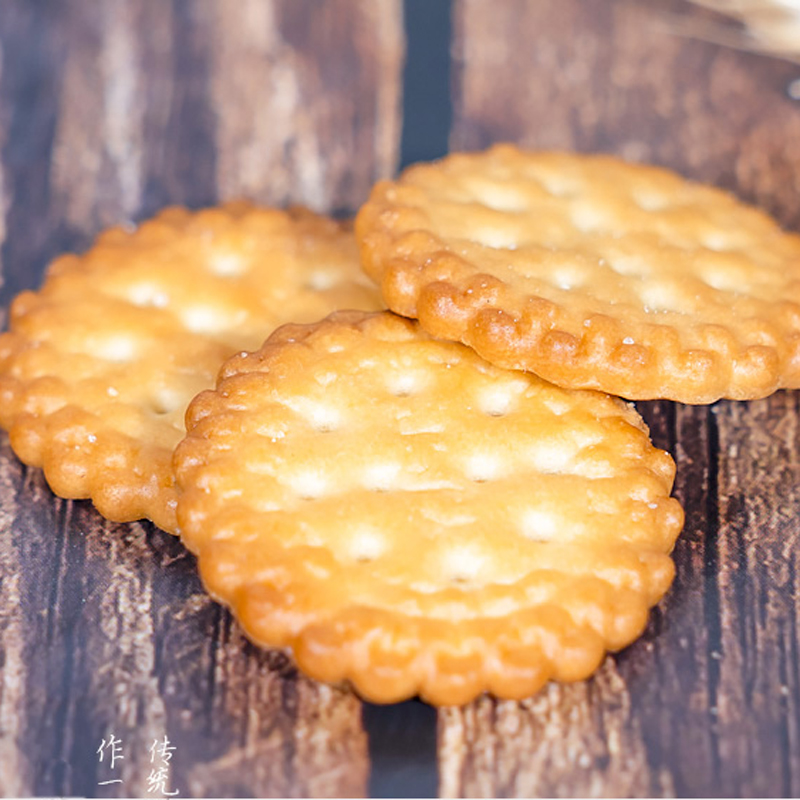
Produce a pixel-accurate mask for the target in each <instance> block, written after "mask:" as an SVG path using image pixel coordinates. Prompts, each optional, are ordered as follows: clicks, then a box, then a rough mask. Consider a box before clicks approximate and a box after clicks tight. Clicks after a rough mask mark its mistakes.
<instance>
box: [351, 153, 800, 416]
mask: <svg viewBox="0 0 800 800" xmlns="http://www.w3.org/2000/svg"><path fill="white" fill-rule="evenodd" d="M356 233H357V237H358V238H359V241H360V245H361V253H362V259H363V261H364V265H365V268H366V270H367V271H368V272H369V274H370V275H371V276H372V277H374V278H375V279H376V280H378V281H380V282H381V286H382V291H383V295H384V299H385V300H386V302H387V305H388V306H389V308H390V309H392V310H393V311H396V312H397V313H399V314H403V315H404V316H408V317H416V318H418V319H419V321H420V324H421V325H422V326H423V328H425V329H426V330H427V331H429V332H430V333H432V334H433V335H435V336H438V337H441V338H448V339H454V340H457V341H462V342H464V343H466V344H468V345H470V346H472V347H474V348H475V349H476V350H477V351H478V352H479V353H480V354H481V355H482V356H483V357H484V358H486V359H488V360H489V361H491V362H493V363H496V364H498V365H500V366H504V367H511V368H517V369H525V370H530V371H532V372H535V373H536V374H538V375H541V376H542V377H544V378H546V379H548V380H550V381H552V382H554V383H557V384H559V385H561V386H565V387H569V388H591V389H600V390H603V391H607V392H610V393H612V394H616V395H619V396H622V397H627V398H629V399H653V398H668V399H672V400H678V401H682V402H686V403H708V402H712V401H714V400H716V399H718V398H721V397H727V398H733V399H740V400H742V399H751V398H758V397H764V396H766V395H768V394H770V393H772V392H774V391H775V390H776V389H779V388H797V387H800V237H799V236H797V235H796V234H793V233H786V232H784V231H782V230H781V229H780V228H779V226H778V225H777V223H776V222H775V221H774V220H772V219H771V218H770V217H769V216H767V215H766V214H765V213H763V212H761V211H759V210H758V209H756V208H753V207H750V206H747V205H745V204H743V203H741V202H740V201H738V200H737V199H736V198H734V197H733V196H732V195H730V194H728V193H726V192H723V191H721V190H719V189H715V188H712V187H709V186H703V185H700V184H697V183H692V182H690V181H687V180H685V179H683V178H682V177H680V176H678V175H676V174H674V173H672V172H669V171H667V170H664V169H660V168H656V167H651V166H643V165H636V164H629V163H626V162H624V161H621V160H619V159H616V158H614V157H611V156H604V155H577V154H568V153H555V152H529V151H524V150H520V149H518V148H516V147H514V146H512V145H496V146H494V147H492V148H490V149H489V150H487V151H484V152H478V153H460V154H454V155H451V156H448V157H446V158H444V159H442V160H441V161H438V162H433V163H427V164H419V165H415V166H412V167H410V168H409V169H407V170H406V171H405V172H404V173H403V174H402V175H401V176H400V178H399V179H398V180H396V181H383V182H381V183H378V184H377V185H376V186H375V187H374V189H373V192H372V194H371V196H370V199H369V201H368V202H367V203H366V204H365V205H364V206H363V207H362V209H361V211H360V213H359V215H358V217H357V220H356Z"/></svg>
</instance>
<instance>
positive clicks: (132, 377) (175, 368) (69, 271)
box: [0, 202, 383, 532]
mask: <svg viewBox="0 0 800 800" xmlns="http://www.w3.org/2000/svg"><path fill="white" fill-rule="evenodd" d="M382 305H383V304H382V302H381V301H380V298H379V296H378V293H377V291H376V290H375V289H374V288H373V287H372V286H371V284H370V281H369V279H367V278H366V276H364V275H363V273H361V271H360V268H359V265H358V253H357V249H356V246H355V242H354V240H353V236H352V232H351V230H350V229H349V228H348V227H347V226H345V225H342V224H339V223H336V222H334V221H332V220H329V219H326V218H324V217H320V216H317V215H316V214H313V213H311V212H310V211H307V210H304V209H293V210H290V211H288V212H287V211H278V210H274V209H265V208H259V207H256V206H253V205H250V204H249V203H246V202H237V203H230V204H227V205H225V206H222V207H219V208H212V209H206V210H202V211H199V212H190V211H188V210H186V209H183V208H170V209H167V210H165V211H163V212H162V213H161V214H159V215H158V216H157V217H155V218H154V219H152V220H149V221H147V222H144V223H143V224H142V225H141V226H139V227H138V228H136V229H135V230H132V231H126V230H123V229H121V228H116V229H113V230H110V231H107V232H105V233H103V234H102V235H101V236H100V237H99V238H98V239H97V241H96V243H95V244H94V246H93V247H92V248H91V249H90V250H89V251H88V252H87V253H85V254H84V255H80V256H76V255H65V256H62V257H60V258H58V259H57V260H56V261H55V262H53V264H52V265H51V266H50V268H49V270H48V274H47V277H46V280H45V282H44V285H43V286H42V288H41V289H40V290H39V291H36V292H30V291H28V292H23V293H22V294H21V295H19V296H18V297H17V298H16V299H15V301H14V303H13V304H12V307H11V314H10V326H9V332H8V333H5V334H3V335H2V336H0V425H1V426H2V427H3V428H5V429H7V430H8V431H9V434H10V441H11V445H12V447H13V449H14V451H15V452H16V454H17V455H18V456H19V457H20V459H21V460H23V461H24V462H25V463H27V464H31V465H33V466H37V467H43V468H44V473H45V476H46V478H47V481H48V483H49V484H50V486H51V487H52V488H53V490H54V491H55V492H56V493H57V494H59V495H61V496H63V497H68V498H87V497H88V498H91V499H92V500H93V501H94V503H95V505H96V506H97V508H98V510H99V511H100V512H101V513H102V514H103V515H104V516H106V517H108V518H110V519H112V520H116V521H128V520H134V519H138V518H140V517H147V518H149V519H151V520H152V521H153V522H155V523H156V524H157V525H158V526H159V527H161V528H163V529H165V530H168V531H171V532H174V530H175V488H174V478H173V473H172V466H171V458H172V451H173V449H174V447H175V445H176V444H177V443H178V442H179V441H180V440H181V438H182V437H183V435H184V433H185V428H184V421H183V418H184V413H185V410H186V407H187V405H188V403H189V401H190V400H191V398H192V397H193V396H194V395H196V394H197V393H198V392H199V391H201V390H202V389H205V388H208V387H210V386H213V385H214V379H215V377H216V373H217V370H218V369H219V367H220V365H221V364H222V363H223V361H224V360H225V359H226V358H228V357H229V356H231V355H232V354H234V353H236V352H238V351H240V350H246V349H252V348H254V347H257V346H258V345H259V344H261V342H263V339H264V337H265V336H266V335H267V334H268V333H269V332H270V331H271V330H273V329H274V328H275V327H277V326H278V325H281V324H283V323H285V322H288V321H290V320H297V321H310V320H314V319H318V318H319V317H320V316H324V315H325V314H328V313H330V312H331V311H333V310H334V309H337V308H362V309H377V308H380V307H381V306H382Z"/></svg>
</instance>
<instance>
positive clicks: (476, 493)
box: [175, 312, 683, 705]
mask: <svg viewBox="0 0 800 800" xmlns="http://www.w3.org/2000/svg"><path fill="white" fill-rule="evenodd" d="M187 430H188V433H187V437H186V439H185V440H184V441H183V442H182V443H181V444H180V445H179V446H178V448H177V450H176V454H175V467H176V476H177V481H178V487H179V505H178V520H179V526H180V534H181V537H182V539H183V541H184V543H185V544H186V545H187V546H188V547H189V549H190V550H192V551H193V552H194V553H196V554H197V556H198V559H199V567H200V571H201V575H202V578H203V581H204V583H205V585H206V587H207V589H208V591H209V592H210V593H211V594H212V596H214V597H215V598H216V599H218V600H219V601H221V602H223V603H225V604H226V605H228V606H229V607H231V608H232V609H233V611H234V613H235V614H236V616H237V617H238V618H239V620H240V622H241V623H242V625H243V627H244V629H245V631H246V632H247V633H248V635H249V636H250V637H251V638H252V639H253V640H255V641H256V642H258V643H261V644H263V645H267V646H273V647H280V648H288V649H289V650H290V651H291V652H292V653H293V656H294V658H295V659H296V661H297V663H298V665H299V667H300V668H301V669H302V670H304V671H305V672H306V673H308V674H309V675H310V676H312V677H314V678H316V679H320V680H323V681H330V682H340V681H349V682H351V683H352V684H353V685H354V687H355V688H356V689H357V691H358V692H359V693H360V694H361V695H362V696H363V697H365V698H368V699H370V700H373V701H377V702H393V701H397V700H401V699H403V698H407V697H411V696H414V695H417V694H419V695H421V696H422V697H423V698H425V699H426V700H428V701H429V702H431V703H434V704H438V705H448V704H457V703H464V702H467V701H469V700H470V699H472V698H474V697H475V696H477V695H479V694H480V693H482V692H492V693H494V694H495V695H497V696H498V697H505V698H520V697H525V696H527V695H530V694H531V693H532V692H534V691H536V689H538V688H539V687H540V686H541V685H542V684H543V683H544V682H545V681H547V680H548V679H550V678H554V679H557V680H563V681H570V680H577V679H581V678H584V677H586V676H587V675H589V674H590V673H591V672H592V671H593V670H594V669H595V668H596V667H597V665H598V664H599V662H600V661H601V659H602V657H603V654H604V653H605V651H606V650H608V649H611V650H615V649H618V648H621V647H623V646H625V645H626V644H628V643H629V642H631V641H632V640H633V639H634V638H636V637H637V636H638V635H639V634H640V633H641V632H642V630H643V628H644V626H645V623H646V619H647V612H648V609H649V608H650V607H651V606H652V605H654V604H655V603H656V602H657V601H658V600H659V598H660V597H661V596H662V595H663V593H664V592H665V591H666V589H667V588H668V586H669V584H670V581H671V579H672V576H673V564H672V561H671V559H670V558H669V555H668V554H669V553H670V551H671V549H672V547H673V543H674V541H675V538H676V537H677V535H678V532H679V530H680V528H681V525H682V520H683V514H682V510H681V508H680V506H679V504H678V502H677V501H676V500H674V499H672V498H670V496H669V494H670V490H671V487H672V481H673V477H674V464H673V462H672V460H671V458H670V457H669V456H668V455H667V454H666V453H665V452H663V451H661V450H659V449H657V448H655V447H654V446H653V445H652V444H651V443H650V440H649V438H648V432H647V429H646V426H645V425H644V423H643V421H642V420H641V418H640V417H639V416H638V414H637V413H636V412H635V410H634V409H633V408H632V407H631V406H629V405H627V404H625V403H624V402H622V401H620V400H619V399H617V398H613V397H610V396H608V395H606V394H602V393H599V392H592V391H568V390H564V389H560V388H558V387H556V386H554V385H552V384H550V383H547V382H545V381H543V380H541V379H540V378H538V377H536V376H535V375H532V374H529V373H522V372H512V371H508V370H504V369H501V368H498V367H495V366H493V365H491V364H489V363H487V362H486V361H484V360H483V359H482V358H480V357H479V356H478V355H477V354H476V353H475V352H474V351H473V350H471V349H470V348H467V347H464V346H463V345H460V344H457V343H454V342H445V341H437V340H434V339H432V338H431V337H430V336H428V335H427V334H425V333H424V332H423V331H422V330H421V329H420V328H419V326H418V324H417V323H415V322H412V321H409V320H406V319H403V318H401V317H398V316H395V315H393V314H391V313H389V312H382V313H377V314H364V313H358V312H347V313H337V314H333V315H331V316H330V317H329V318H327V319H326V320H324V321H322V322H320V323H318V324H311V325H287V326H284V327H282V328H280V329H278V330H277V331H276V332H275V333H274V334H273V335H272V336H270V338H269V339H268V340H267V341H266V343H265V344H264V346H263V347H262V348H261V349H260V350H258V351H257V352H254V353H251V354H242V355H238V356H235V357H234V358H232V359H231V360H229V361H228V362H227V364H226V365H225V366H224V367H223V369H222V370H221V372H220V376H219V380H218V384H217V388H216V390H215V391H206V392H203V393H202V394H200V395H199V396H198V397H197V398H195V400H193V401H192V403H191V405H190V407H189V410H188V412H187Z"/></svg>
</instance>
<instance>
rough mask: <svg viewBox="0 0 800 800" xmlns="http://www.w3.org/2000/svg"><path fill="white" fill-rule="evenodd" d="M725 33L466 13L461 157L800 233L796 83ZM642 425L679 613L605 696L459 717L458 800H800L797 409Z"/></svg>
mask: <svg viewBox="0 0 800 800" xmlns="http://www.w3.org/2000/svg"><path fill="white" fill-rule="evenodd" d="M693 21H700V22H702V25H693V24H692V22H693ZM717 22H718V20H717V19H715V18H714V16H713V15H709V14H706V13H704V12H698V11H697V10H696V9H695V8H694V7H692V6H690V5H689V4H687V3H683V2H626V1H625V0H621V1H619V2H614V3H607V2H604V0H540V1H539V2H536V3H529V2H524V0H508V1H507V2H504V3H499V4H489V3H484V2H481V0H461V2H458V3H457V4H456V15H455V23H454V25H455V30H456V41H455V45H454V53H455V74H456V80H455V82H454V112H453V113H454V125H453V131H452V135H451V148H453V149H461V148H477V147H482V146H485V145H487V144H489V143H490V142H492V141H497V140H512V141H517V142H520V143H523V144H525V145H528V146H531V147H544V148H562V149H575V150H585V151H595V150H599V151H607V152H614V153H618V154H621V155H623V156H625V157H627V158H630V159H637V160H646V161H652V162H655V163H659V164H663V165H666V166H669V167H671V168H674V169H677V170H678V171H680V172H682V173H683V174H685V175H687V176H689V177H693V178H696V179H701V180H705V181H709V182H712V183H716V184H718V185H720V186H723V187H725V188H728V189H732V190H734V191H735V192H736V193H737V194H738V195H739V196H740V197H743V198H744V199H747V200H750V201H753V202H757V203H759V204H760V205H762V206H763V207H764V208H766V209H768V210H769V211H771V212H772V213H774V214H775V215H776V216H777V217H778V218H779V219H780V220H782V221H783V222H784V223H785V224H787V225H789V226H791V227H795V228H797V227H798V226H800V195H798V193H797V189H796V187H797V186H798V185H800V152H798V147H800V136H799V134H800V106H798V104H797V102H796V101H795V100H793V99H792V98H791V97H790V96H789V94H788V93H787V87H788V85H789V83H790V82H791V81H792V80H794V79H795V78H796V77H797V75H798V73H797V66H796V65H793V64H789V63H786V62H783V61H778V60H775V59H771V58H767V57H764V56H759V55H754V54H751V53H747V52H744V51H742V50H738V49H732V48H729V47H724V46H720V45H718V44H714V43H713V42H709V41H707V39H708V33H709V31H713V30H714V29H715V28H714V26H715V25H716V24H717ZM693 32H697V33H698V34H702V37H701V38H697V37H695V36H693V35H692V34H693ZM641 408H642V411H643V412H644V414H645V417H646V418H647V420H648V422H649V423H650V425H651V427H652V431H653V435H654V439H655V441H656V443H657V444H659V445H660V446H662V447H665V448H666V449H667V450H669V451H670V452H671V453H672V454H673V455H674V456H675V458H676V461H677V465H678V476H677V480H676V489H675V494H676V496H677V497H678V498H679V499H680V501H681V503H682V504H683V505H684V507H685V509H686V514H687V516H686V527H685V530H684V533H683V534H682V536H681V538H680V540H679V541H678V544H677V547H676V549H675V559H676V564H677V569H678V574H677V578H676V581H675V584H674V586H673V588H672V590H671V592H670V594H669V595H668V596H667V598H666V599H665V600H664V601H663V602H662V604H661V606H660V607H659V609H658V610H657V611H656V612H655V614H654V616H653V619H652V620H651V624H650V626H649V628H648V631H647V633H646V634H645V636H644V637H643V638H642V639H641V640H640V641H639V642H637V643H635V644H634V645H633V646H631V647H630V648H628V649H627V650H626V651H624V652H623V653H621V654H619V655H617V656H615V657H613V658H609V659H608V660H607V662H606V664H605V666H604V667H603V669H602V670H601V672H600V673H599V674H598V675H597V676H596V677H595V678H594V679H592V680H591V681H589V682H588V683H586V684H579V685H575V686H568V687H556V686H551V687H548V690H547V691H545V692H543V693H542V694H541V695H540V696H538V697H536V698H534V699H532V700H531V701H528V702H526V703H519V704H515V703H497V702H494V701H492V700H489V699H483V700H481V701H479V702H478V703H475V704H473V705H472V706H468V707H466V708H464V709H451V710H448V711H446V712H443V713H442V714H441V715H440V720H439V748H440V778H441V791H442V793H443V794H444V795H446V796H459V795H467V796H485V795H494V794H502V795H514V796H551V795H555V796H571V795H576V794H577V795H591V796H648V795H657V796H662V795H667V796H669V795H674V794H677V795H679V796H681V795H683V796H685V795H690V796H692V795H695V796H719V795H722V796H745V797H747V796H763V795H796V794H797V793H798V792H799V791H800V741H799V740H798V735H799V734H800V730H799V726H800V694H798V688H800V687H799V686H798V680H799V679H800V672H799V671H798V659H797V641H798V614H797V609H798V604H799V603H800V595H798V592H797V589H796V586H795V575H796V571H795V565H796V563H797V557H798V546H799V545H800V543H799V542H798V527H800V526H799V524H798V515H800V490H799V489H798V488H797V487H798V485H799V484H800V465H799V464H798V459H800V445H799V444H798V436H797V434H798V424H799V422H800V420H799V419H798V396H797V393H792V392H780V393H778V394H777V395H775V396H773V397H771V398H769V399H767V400H763V401H759V402H753V403H732V402H721V403H718V404H717V405H715V406H714V407H712V408H710V409H707V408H692V407H686V406H680V405H674V404H670V403H665V402H662V403H648V404H641Z"/></svg>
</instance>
